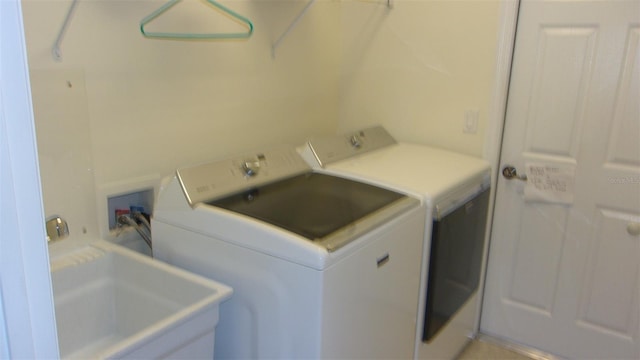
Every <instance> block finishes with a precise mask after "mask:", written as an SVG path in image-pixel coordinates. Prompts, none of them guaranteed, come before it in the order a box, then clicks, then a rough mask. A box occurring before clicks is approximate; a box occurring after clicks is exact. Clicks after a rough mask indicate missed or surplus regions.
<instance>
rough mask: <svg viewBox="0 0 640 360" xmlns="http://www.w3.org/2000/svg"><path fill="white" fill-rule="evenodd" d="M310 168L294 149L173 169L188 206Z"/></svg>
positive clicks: (274, 150) (303, 171)
mask: <svg viewBox="0 0 640 360" xmlns="http://www.w3.org/2000/svg"><path fill="white" fill-rule="evenodd" d="M309 171H311V167H310V166H309V165H308V164H307V163H306V162H305V161H304V159H303V158H302V157H301V156H300V154H298V152H297V151H296V149H295V148H288V147H283V148H276V149H270V150H267V151H264V152H254V153H248V154H244V155H240V156H237V157H234V158H230V159H225V160H220V161H216V162H212V163H208V164H202V165H197V166H192V167H185V168H181V169H178V170H177V171H176V176H177V177H178V180H179V181H180V185H181V186H182V190H183V191H184V194H185V196H186V197H187V201H188V202H189V205H191V206H194V205H195V204H197V203H200V202H203V201H210V200H215V199H217V198H220V197H223V196H227V195H230V194H234V193H237V192H241V191H244V190H248V189H251V188H252V187H256V186H259V185H262V184H266V183H268V182H272V181H275V180H278V179H284V178H287V177H291V176H294V175H298V174H301V173H305V172H309Z"/></svg>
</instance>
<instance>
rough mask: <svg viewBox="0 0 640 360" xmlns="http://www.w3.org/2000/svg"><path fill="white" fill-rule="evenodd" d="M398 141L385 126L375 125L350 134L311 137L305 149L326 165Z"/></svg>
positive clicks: (321, 163)
mask: <svg viewBox="0 0 640 360" xmlns="http://www.w3.org/2000/svg"><path fill="white" fill-rule="evenodd" d="M396 143H397V142H396V140H395V139H394V138H393V137H392V136H391V134H389V133H388V132H387V130H386V129H385V128H383V127H382V126H375V127H371V128H367V129H363V130H358V131H354V132H352V133H348V134H343V135H336V136H327V137H319V138H314V139H311V140H310V141H309V143H308V144H307V149H305V150H304V151H309V152H311V153H312V157H313V158H315V160H316V161H317V162H318V164H319V165H320V166H321V167H325V166H327V165H329V164H331V163H334V162H336V161H340V160H344V159H347V158H350V157H353V156H356V155H360V154H364V153H367V152H370V151H373V150H377V149H381V148H383V147H387V146H390V145H393V144H396Z"/></svg>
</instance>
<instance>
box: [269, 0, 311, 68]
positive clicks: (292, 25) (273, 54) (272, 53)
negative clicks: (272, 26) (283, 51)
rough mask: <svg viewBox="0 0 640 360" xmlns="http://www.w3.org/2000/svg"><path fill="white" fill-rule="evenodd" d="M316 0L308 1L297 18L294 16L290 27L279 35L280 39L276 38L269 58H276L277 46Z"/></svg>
mask: <svg viewBox="0 0 640 360" xmlns="http://www.w3.org/2000/svg"><path fill="white" fill-rule="evenodd" d="M315 2H316V0H310V1H309V2H308V3H307V5H306V6H305V7H304V9H302V11H300V13H299V14H298V16H296V18H295V19H294V20H293V21H292V22H291V25H289V27H288V28H287V30H285V31H284V32H283V33H282V35H280V37H279V38H278V40H276V41H275V42H274V43H273V45H272V46H271V57H274V58H275V57H276V49H277V48H278V46H280V43H281V42H282V40H284V38H285V37H287V35H289V32H291V30H293V28H294V27H296V25H297V24H298V22H299V21H300V19H301V18H302V17H303V16H304V14H306V13H307V11H308V10H309V8H310V7H311V5H313V3H315Z"/></svg>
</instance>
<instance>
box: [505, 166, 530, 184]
mask: <svg viewBox="0 0 640 360" xmlns="http://www.w3.org/2000/svg"><path fill="white" fill-rule="evenodd" d="M502 176H504V178H505V179H507V180H513V179H516V180H522V181H527V175H518V171H517V170H516V168H515V167H513V166H511V165H506V166H505V167H503V168H502Z"/></svg>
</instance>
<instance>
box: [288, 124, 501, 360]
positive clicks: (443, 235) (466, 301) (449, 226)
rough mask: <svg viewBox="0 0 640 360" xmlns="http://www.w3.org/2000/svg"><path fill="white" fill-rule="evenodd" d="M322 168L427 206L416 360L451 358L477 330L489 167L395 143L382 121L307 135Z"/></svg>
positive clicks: (307, 152)
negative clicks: (345, 131) (355, 128)
mask: <svg viewBox="0 0 640 360" xmlns="http://www.w3.org/2000/svg"><path fill="white" fill-rule="evenodd" d="M299 151H300V152H301V153H302V155H303V157H304V158H305V159H306V160H307V162H308V163H309V164H311V165H312V166H314V167H316V168H323V169H324V170H325V171H327V172H328V173H332V174H339V175H341V176H346V177H349V178H352V179H356V180H360V181H368V182H372V183H374V184H377V185H380V186H385V187H390V188H393V189H396V190H397V191H405V192H408V193H412V194H414V195H415V196H419V197H422V198H423V199H424V201H425V203H426V204H427V221H426V223H425V225H426V228H425V239H424V241H425V246H424V250H425V252H424V254H423V267H422V270H421V271H422V272H421V279H422V280H421V284H420V299H419V304H420V305H419V309H418V313H419V318H420V321H419V323H418V324H417V331H416V341H415V353H414V357H415V358H416V359H452V358H454V357H455V356H456V355H457V354H458V353H459V352H460V351H461V350H462V349H463V348H464V346H465V345H466V344H467V342H468V340H469V338H470V337H471V336H473V335H474V334H475V331H476V328H477V319H478V311H479V301H478V295H477V294H478V286H479V283H480V274H481V270H482V263H483V257H484V248H485V246H484V243H485V241H484V240H485V229H486V221H487V214H488V204H489V190H490V189H489V188H490V166H489V164H488V163H487V162H486V161H484V160H481V159H477V158H473V157H470V156H466V155H462V154H458V153H454V152H451V151H446V150H442V149H437V148H433V147H429V146H424V145H415V144H408V143H398V142H396V140H395V139H394V138H393V137H392V136H391V135H390V134H389V133H388V132H387V131H386V130H385V129H384V128H382V127H379V126H378V127H372V128H368V129H364V130H359V131H355V132H353V133H349V134H344V135H337V136H326V137H318V138H315V139H311V140H310V141H309V142H308V143H307V144H306V145H305V146H303V147H302V148H300V149H299Z"/></svg>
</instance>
